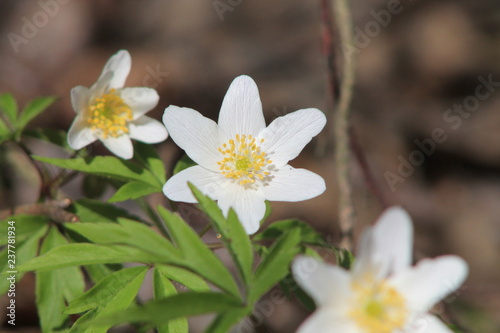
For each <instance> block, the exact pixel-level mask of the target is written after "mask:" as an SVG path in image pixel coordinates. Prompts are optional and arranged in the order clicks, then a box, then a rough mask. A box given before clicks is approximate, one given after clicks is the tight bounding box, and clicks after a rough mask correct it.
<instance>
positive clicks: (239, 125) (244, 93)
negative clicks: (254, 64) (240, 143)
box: [218, 75, 266, 139]
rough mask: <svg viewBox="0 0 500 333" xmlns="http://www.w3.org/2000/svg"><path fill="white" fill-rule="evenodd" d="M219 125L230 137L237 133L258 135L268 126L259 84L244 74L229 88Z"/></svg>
mask: <svg viewBox="0 0 500 333" xmlns="http://www.w3.org/2000/svg"><path fill="white" fill-rule="evenodd" d="M218 123H219V126H220V128H221V130H222V132H223V133H224V134H225V135H226V137H227V138H228V139H229V138H231V139H234V137H235V135H236V134H240V135H243V134H245V135H249V134H250V135H253V136H255V137H256V136H257V135H258V134H259V132H260V131H261V130H262V129H264V128H265V127H266V121H265V120H264V114H263V112H262V103H261V101H260V97H259V90H258V89H257V85H256V84H255V82H254V80H252V78H251V77H249V76H246V75H242V76H238V77H237V78H236V79H234V80H233V82H232V83H231V85H230V86H229V89H228V90H227V93H226V96H225V97H224V101H223V102H222V106H221V109H220V114H219V121H218Z"/></svg>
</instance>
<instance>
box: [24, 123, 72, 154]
mask: <svg viewBox="0 0 500 333" xmlns="http://www.w3.org/2000/svg"><path fill="white" fill-rule="evenodd" d="M23 134H24V135H26V136H28V137H31V138H34V139H38V140H42V141H45V142H48V143H52V144H54V145H56V146H59V147H62V148H64V149H65V150H67V151H71V152H72V151H74V150H73V148H71V147H70V146H69V144H68V139H67V135H66V132H65V131H62V130H56V129H51V128H36V129H33V130H25V131H24V133H23Z"/></svg>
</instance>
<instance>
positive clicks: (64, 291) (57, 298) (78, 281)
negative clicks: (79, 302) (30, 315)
mask: <svg viewBox="0 0 500 333" xmlns="http://www.w3.org/2000/svg"><path fill="white" fill-rule="evenodd" d="M67 243H68V242H67V240H66V239H65V238H64V237H63V236H62V235H61V234H60V233H59V231H58V230H57V228H51V229H50V230H49V233H48V234H47V237H46V238H45V240H44V242H43V244H42V247H41V249H40V254H45V253H46V252H48V251H49V250H50V249H52V248H55V247H57V246H61V245H64V244H67ZM84 288H85V285H84V280H83V275H82V272H81V271H80V269H79V268H77V267H68V268H63V269H57V270H53V271H47V272H37V273H36V304H37V309H38V314H39V317H40V323H41V327H42V331H43V332H54V331H55V330H56V329H58V328H61V326H62V325H63V324H64V322H65V321H66V320H68V316H67V315H64V314H63V313H62V312H63V309H64V307H65V306H66V302H70V301H72V300H73V299H75V298H76V297H78V296H80V295H81V294H82V293H83V290H84Z"/></svg>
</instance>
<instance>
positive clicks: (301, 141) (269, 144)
mask: <svg viewBox="0 0 500 333" xmlns="http://www.w3.org/2000/svg"><path fill="white" fill-rule="evenodd" d="M325 124H326V117H325V115H324V114H323V112H321V111H320V110H318V109H304V110H298V111H295V112H292V113H289V114H287V115H286V116H283V117H279V118H276V119H275V120H274V121H273V122H272V123H271V124H270V125H269V126H268V127H267V128H266V129H264V130H263V131H262V132H261V133H260V134H259V137H258V138H259V139H264V140H265V141H264V142H263V143H262V144H261V149H262V150H263V151H265V152H267V153H268V154H269V156H270V158H271V160H272V161H273V162H274V164H275V165H276V166H277V167H278V168H279V167H281V166H283V165H285V164H286V163H288V161H290V160H293V159H294V158H295V157H297V155H299V153H300V152H301V151H302V149H304V147H305V146H306V145H307V144H308V143H309V142H310V141H311V139H312V138H313V137H314V136H316V135H317V134H318V133H319V132H320V131H321V130H322V129H323V127H325Z"/></svg>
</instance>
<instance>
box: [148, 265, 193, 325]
mask: <svg viewBox="0 0 500 333" xmlns="http://www.w3.org/2000/svg"><path fill="white" fill-rule="evenodd" d="M153 289H154V296H155V298H154V299H155V300H160V299H163V298H166V297H168V296H172V295H176V294H177V290H176V289H175V286H174V285H173V284H172V282H170V280H169V279H168V277H167V276H165V275H164V274H163V272H162V270H159V269H157V268H155V269H154V272H153ZM188 331H189V328H188V322H187V318H185V317H184V318H177V319H172V320H171V321H169V322H167V323H166V324H162V325H158V333H187V332H188Z"/></svg>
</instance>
